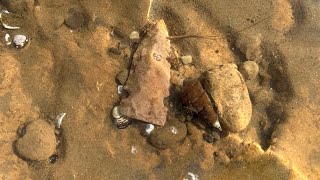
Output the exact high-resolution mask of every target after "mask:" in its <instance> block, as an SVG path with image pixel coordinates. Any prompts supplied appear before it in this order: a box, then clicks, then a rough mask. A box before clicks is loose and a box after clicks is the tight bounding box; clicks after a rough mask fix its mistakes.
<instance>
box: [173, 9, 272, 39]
mask: <svg viewBox="0 0 320 180" xmlns="http://www.w3.org/2000/svg"><path fill="white" fill-rule="evenodd" d="M273 15H274V14H271V15H270V16H267V17H265V18H263V19H261V20H260V21H258V22H256V23H254V24H252V25H250V26H247V27H245V28H243V29H240V30H239V31H236V32H233V33H228V34H226V36H229V35H233V34H236V33H239V32H242V31H245V30H247V29H249V28H251V27H253V26H256V25H258V24H260V23H262V22H264V21H265V20H267V19H269V18H270V17H272V16H273ZM182 38H201V39H210V40H216V39H223V37H221V36H210V35H208V36H204V35H197V34H192V35H180V36H169V37H167V39H170V40H175V39H182Z"/></svg>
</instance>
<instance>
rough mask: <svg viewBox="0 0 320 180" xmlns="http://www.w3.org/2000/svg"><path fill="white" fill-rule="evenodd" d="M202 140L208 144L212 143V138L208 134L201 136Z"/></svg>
mask: <svg viewBox="0 0 320 180" xmlns="http://www.w3.org/2000/svg"><path fill="white" fill-rule="evenodd" d="M202 137H203V139H204V140H205V141H207V142H208V143H213V140H214V139H213V136H212V135H211V134H208V133H203V135H202Z"/></svg>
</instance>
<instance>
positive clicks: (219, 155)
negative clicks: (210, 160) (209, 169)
mask: <svg viewBox="0 0 320 180" xmlns="http://www.w3.org/2000/svg"><path fill="white" fill-rule="evenodd" d="M214 156H215V159H216V160H217V161H218V162H220V163H221V164H223V165H228V164H229V163H230V158H229V157H228V156H227V155H226V153H225V152H222V151H218V152H215V153H214Z"/></svg>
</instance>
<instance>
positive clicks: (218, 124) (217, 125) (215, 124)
mask: <svg viewBox="0 0 320 180" xmlns="http://www.w3.org/2000/svg"><path fill="white" fill-rule="evenodd" d="M213 127H215V128H217V129H219V131H222V128H221V125H220V122H219V120H216V122H215V123H214V124H213Z"/></svg>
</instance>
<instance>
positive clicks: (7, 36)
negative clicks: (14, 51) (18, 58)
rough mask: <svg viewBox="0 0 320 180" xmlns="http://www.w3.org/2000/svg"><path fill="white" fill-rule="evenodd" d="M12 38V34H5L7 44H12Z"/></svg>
mask: <svg viewBox="0 0 320 180" xmlns="http://www.w3.org/2000/svg"><path fill="white" fill-rule="evenodd" d="M10 38H11V36H10V35H9V34H8V33H7V34H6V35H4V39H5V41H6V44H7V45H10V44H11V40H10Z"/></svg>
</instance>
